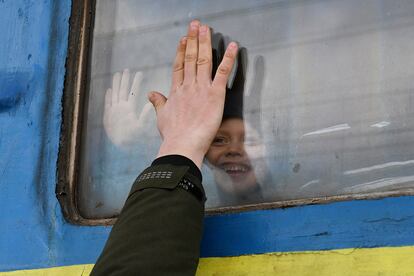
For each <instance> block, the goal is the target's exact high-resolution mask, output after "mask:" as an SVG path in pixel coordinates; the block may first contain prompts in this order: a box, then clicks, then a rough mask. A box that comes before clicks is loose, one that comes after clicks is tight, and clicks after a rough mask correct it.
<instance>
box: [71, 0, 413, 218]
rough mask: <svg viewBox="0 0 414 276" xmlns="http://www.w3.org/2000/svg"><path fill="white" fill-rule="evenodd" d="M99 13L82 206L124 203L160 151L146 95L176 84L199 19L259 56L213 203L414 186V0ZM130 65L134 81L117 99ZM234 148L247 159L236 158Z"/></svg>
mask: <svg viewBox="0 0 414 276" xmlns="http://www.w3.org/2000/svg"><path fill="white" fill-rule="evenodd" d="M96 12H97V13H96V17H95V18H96V21H95V30H94V35H93V48H92V58H91V74H90V76H89V78H90V79H89V84H90V85H89V86H90V89H89V91H88V92H89V93H88V106H87V107H86V108H87V111H86V112H85V114H87V120H86V123H85V127H84V137H83V142H82V143H83V144H82V158H81V168H80V178H79V207H80V210H81V212H82V214H83V215H85V216H87V217H95V218H96V217H109V216H113V215H115V214H116V213H117V212H119V211H120V209H121V208H122V205H123V202H124V201H125V198H126V196H127V194H128V191H129V189H130V187H131V184H132V182H133V181H134V179H135V178H136V176H137V175H138V173H139V172H140V171H142V170H143V169H144V168H145V167H147V166H148V165H149V164H150V162H151V161H152V159H153V158H154V156H155V155H156V153H157V150H158V146H159V144H160V142H161V140H160V137H159V134H158V131H157V129H156V124H155V116H154V112H153V110H152V109H151V108H148V109H146V104H147V99H146V93H147V92H148V91H150V90H158V91H162V92H164V93H166V94H168V90H169V85H170V74H171V62H172V59H173V57H174V52H175V45H176V42H177V41H178V39H179V37H181V36H182V35H183V34H184V32H185V26H186V24H187V23H188V22H189V21H190V20H191V19H192V18H199V19H201V20H202V21H203V22H205V23H207V24H209V25H210V26H212V27H213V29H214V31H215V32H221V33H223V34H226V35H229V36H231V38H232V40H236V41H238V42H240V45H242V46H244V47H246V48H247V49H248V52H247V53H246V55H247V57H248V60H249V61H251V62H249V63H248V64H246V65H245V66H246V71H245V72H246V74H245V80H246V85H245V87H246V89H245V87H244V86H243V89H235V87H237V85H238V83H240V82H237V81H236V78H235V79H234V81H232V82H231V83H230V87H231V89H234V91H236V90H238V91H243V93H242V94H243V95H242V98H243V102H242V103H243V108H242V115H239V116H229V117H227V118H226V117H225V118H224V120H223V122H222V126H221V128H220V131H219V133H218V134H217V137H216V141H215V143H214V144H213V145H212V147H211V148H210V151H209V154H208V155H207V157H206V163H207V164H208V166H204V168H203V183H204V187H205V189H206V191H207V197H208V200H207V203H206V204H207V207H208V208H211V207H217V206H230V205H243V204H248V203H256V202H262V201H263V202H270V201H280V200H290V199H306V198H312V197H322V196H333V195H352V194H358V193H372V192H385V191H398V190H402V189H410V188H413V186H414V174H413V171H414V170H413V169H414V139H413V137H414V120H413V116H414V114H413V113H414V112H413V110H414V93H413V89H414V84H413V79H414V72H413V68H414V59H413V58H412V56H413V49H414V1H406V0H395V1H381V0H366V1H357V0H349V1H342V0H317V1H300V0H299V1H284V0H273V1H272V0H257V1H247V0H246V1H244V0H228V1H201V0H182V1H161V0H152V1H133V0H122V1H117V0H98V1H97V10H96ZM215 46H218V44H217V45H215ZM216 48H217V47H216ZM217 49H218V48H217ZM260 59H262V61H260ZM261 62H263V65H265V66H263V67H262V68H263V72H262V73H260V74H259V73H257V72H260V63H261ZM125 68H129V72H128V73H127V74H129V79H128V82H126V81H124V83H125V84H124V86H123V87H127V88H126V90H122V91H123V92H122V93H121V94H122V95H123V96H122V97H120V96H118V98H117V99H118V102H116V101H114V98H113V97H112V94H111V102H110V103H111V105H110V106H108V105H107V104H106V103H107V102H108V101H106V100H105V94H107V93H106V91H107V90H108V88H111V89H112V91H113V90H114V83H117V82H119V83H120V82H122V79H123V76H124V75H125V73H124V69H125ZM117 72H119V73H118V75H117V77H116V78H115V76H114V75H116V73H117ZM137 72H140V73H138V80H137V81H136V82H134V78H135V77H136V73H137ZM236 75H237V74H236ZM259 77H261V78H262V81H257V80H258V78H259ZM114 78H115V81H114ZM117 80H118V81H117ZM233 82H235V83H233ZM134 83H135V85H134ZM119 85H120V84H119ZM243 85H244V82H243ZM115 88H116V86H115ZM120 91H121V90H118V95H120V94H119V92H120ZM133 91H134V92H133ZM125 95H128V98H126V97H125ZM108 98H109V96H108ZM121 98H122V99H123V100H122V101H119V100H120V99H121ZM130 100H131V101H130ZM243 132H244V135H243ZM225 133H227V134H226V135H227V136H226V137H225V138H226V139H228V141H226V140H224V139H222V138H223V137H220V136H224V135H223V134H225ZM124 134H125V135H124ZM223 141H224V142H223ZM229 141H230V142H229ZM221 143H223V144H224V145H221ZM237 147H238V148H239V149H237V150H235V149H234V148H237ZM228 148H230V150H231V151H233V153H232V154H233V155H240V157H237V158H238V159H236V160H234V159H232V160H231V161H230V162H227V161H228V158H229V153H225V151H227V152H228V151H229V150H228ZM232 148H233V149H232ZM234 151H236V152H238V153H236V154H235V153H234ZM226 155H227V157H225V156H226ZM230 155H231V154H230ZM231 158H235V157H234V156H231ZM223 160H224V161H223ZM239 161H240V162H239ZM226 162H227V163H228V164H226ZM232 165H234V166H233V167H232ZM226 170H227V172H226ZM241 176H243V177H241ZM238 178H239V179H238Z"/></svg>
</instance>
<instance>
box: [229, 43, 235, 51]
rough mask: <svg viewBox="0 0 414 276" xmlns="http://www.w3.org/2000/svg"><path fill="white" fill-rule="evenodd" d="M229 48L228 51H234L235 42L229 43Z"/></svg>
mask: <svg viewBox="0 0 414 276" xmlns="http://www.w3.org/2000/svg"><path fill="white" fill-rule="evenodd" d="M229 48H230V49H235V48H237V43H236V42H231V43H230V44H229Z"/></svg>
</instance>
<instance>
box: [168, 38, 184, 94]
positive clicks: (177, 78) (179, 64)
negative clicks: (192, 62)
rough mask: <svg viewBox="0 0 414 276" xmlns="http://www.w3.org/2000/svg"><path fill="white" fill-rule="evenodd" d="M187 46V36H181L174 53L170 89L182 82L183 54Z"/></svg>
mask: <svg viewBox="0 0 414 276" xmlns="http://www.w3.org/2000/svg"><path fill="white" fill-rule="evenodd" d="M186 46H187V38H186V37H183V38H181V40H180V42H179V44H178V47H177V53H176V54H175V60H174V65H173V74H172V83H171V91H172V92H173V91H175V89H176V88H177V86H179V85H181V84H182V83H183V79H184V55H185V48H186Z"/></svg>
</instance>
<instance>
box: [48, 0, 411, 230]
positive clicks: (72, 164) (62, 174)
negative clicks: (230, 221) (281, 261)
mask: <svg viewBox="0 0 414 276" xmlns="http://www.w3.org/2000/svg"><path fill="white" fill-rule="evenodd" d="M95 7H96V0H73V1H72V13H71V17H70V30H69V42H68V56H67V60H66V75H65V84H64V93H63V99H62V105H63V111H62V127H61V134H60V147H59V155H58V164H57V179H58V182H57V185H56V196H57V199H58V201H59V203H60V205H61V207H62V212H63V214H64V217H65V219H66V220H67V221H68V222H70V223H73V224H78V225H112V224H114V223H115V221H116V217H112V218H106V219H89V218H85V217H82V215H81V214H80V212H79V209H78V204H77V198H78V189H77V182H78V174H79V169H80V168H79V165H80V162H79V159H80V152H81V137H82V135H81V134H82V127H83V118H84V116H85V114H86V112H85V108H84V107H85V106H86V105H87V102H86V101H87V97H86V93H87V90H88V82H87V79H88V78H87V74H88V73H89V72H90V70H89V69H90V68H89V61H90V56H89V54H90V49H91V48H92V47H91V46H92V35H93V25H94V18H95ZM408 195H414V188H413V189H410V188H406V189H402V190H398V191H387V192H375V193H361V194H354V195H338V196H328V197H317V198H309V199H297V200H287V201H279V202H269V203H259V204H250V205H243V206H230V207H219V208H212V209H207V210H206V215H207V216H209V215H216V214H223V213H237V212H244V211H253V210H266V209H275V208H287V207H295V206H300V205H311V204H326V203H332V202H337V201H348V200H366V199H380V198H385V197H397V196H408Z"/></svg>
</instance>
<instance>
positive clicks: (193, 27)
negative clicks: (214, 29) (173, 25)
mask: <svg viewBox="0 0 414 276" xmlns="http://www.w3.org/2000/svg"><path fill="white" fill-rule="evenodd" d="M199 25H200V22H198V21H197V20H194V21H192V22H191V24H190V26H191V29H192V30H196V29H197V28H198V26H199Z"/></svg>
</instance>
